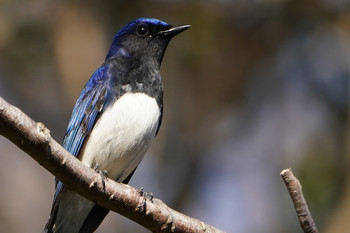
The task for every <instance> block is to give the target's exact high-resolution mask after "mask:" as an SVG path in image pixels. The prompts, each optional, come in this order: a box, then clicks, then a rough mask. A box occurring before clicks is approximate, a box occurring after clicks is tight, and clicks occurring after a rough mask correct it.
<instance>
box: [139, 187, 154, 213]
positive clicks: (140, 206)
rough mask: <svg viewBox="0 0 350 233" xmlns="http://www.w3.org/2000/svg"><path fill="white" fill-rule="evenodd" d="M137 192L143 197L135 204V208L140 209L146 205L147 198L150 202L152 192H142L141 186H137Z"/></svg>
mask: <svg viewBox="0 0 350 233" xmlns="http://www.w3.org/2000/svg"><path fill="white" fill-rule="evenodd" d="M137 192H138V193H139V194H140V196H142V197H143V200H142V202H141V203H140V204H139V205H138V206H137V208H138V209H139V210H141V211H142V210H143V209H144V208H145V207H146V201H147V199H148V200H150V201H151V202H152V200H153V193H151V192H144V191H143V187H141V188H139V189H138V190H137Z"/></svg>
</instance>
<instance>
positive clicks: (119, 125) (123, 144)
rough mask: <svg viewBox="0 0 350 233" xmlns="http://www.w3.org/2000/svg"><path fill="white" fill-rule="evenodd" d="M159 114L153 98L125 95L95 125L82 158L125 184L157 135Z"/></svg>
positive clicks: (90, 165)
mask: <svg viewBox="0 0 350 233" xmlns="http://www.w3.org/2000/svg"><path fill="white" fill-rule="evenodd" d="M159 117H160V110H159V107H158V104H157V102H156V100H155V99H154V98H151V97H149V96H148V95H146V94H142V93H126V94H124V95H123V96H121V97H120V98H119V99H118V100H117V102H116V103H115V104H114V105H112V106H109V108H108V109H107V110H105V112H104V113H103V115H102V116H101V118H100V119H99V121H98V122H97V123H96V124H95V126H94V128H93V130H92V133H91V134H90V136H89V138H88V141H87V143H86V145H85V148H84V149H83V151H82V152H81V154H80V155H79V158H80V160H81V161H82V162H83V163H84V164H85V165H87V166H89V167H92V168H94V167H95V166H96V165H98V167H99V169H100V170H106V171H107V172H108V177H109V178H110V179H114V180H117V181H119V182H121V181H123V180H124V179H125V178H126V177H127V176H128V175H129V174H130V173H131V172H132V171H133V170H134V169H135V168H136V166H137V165H138V164H139V163H140V162H141V160H142V158H143V156H144V154H145V153H146V151H147V149H148V148H149V146H150V144H151V141H152V139H153V138H154V136H155V134H156V130H157V127H158V122H159Z"/></svg>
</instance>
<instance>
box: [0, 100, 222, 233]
mask: <svg viewBox="0 0 350 233" xmlns="http://www.w3.org/2000/svg"><path fill="white" fill-rule="evenodd" d="M0 135H2V136H4V137H6V138H7V139H9V140H10V141H12V142H13V143H14V144H15V145H17V146H18V147H19V148H20V149H22V150H23V151H24V152H26V153H27V154H28V155H30V156H31V157H32V158H33V159H35V160H36V161H37V162H38V163H39V164H40V165H42V166H43V167H44V168H45V169H46V170H48V171H49V172H50V173H52V174H53V175H54V176H56V177H57V178H58V179H59V180H61V181H62V182H63V183H64V184H65V185H66V187H68V188H70V189H71V190H73V191H75V192H77V193H79V194H80V195H82V196H84V197H86V198H87V199H89V200H91V201H93V202H95V203H97V204H99V205H101V206H103V207H105V208H108V209H110V210H112V211H115V212H117V213H119V214H121V215H123V216H125V217H127V218H129V219H131V220H133V221H135V222H137V223H139V224H140V225H142V226H144V227H146V228H147V229H149V230H150V231H152V232H206V233H208V232H223V231H221V230H219V229H216V228H214V227H212V226H210V225H208V224H205V223H204V222H202V221H200V220H197V219H194V218H191V217H189V216H186V215H184V214H182V213H179V212H177V211H175V210H173V209H171V208H169V207H168V206H167V205H165V204H164V203H163V202H162V201H161V200H159V199H153V200H146V205H144V206H141V207H140V205H141V204H142V203H143V201H144V198H143V196H141V195H140V193H139V190H137V189H135V188H133V187H131V186H129V185H124V184H121V183H117V182H115V181H113V180H110V179H107V180H106V181H105V185H103V183H102V180H101V176H100V175H99V174H98V173H96V172H95V171H94V170H93V169H90V168H88V167H86V166H85V165H83V164H82V163H81V162H80V161H79V160H78V159H76V158H75V157H74V156H72V155H71V154H70V153H69V152H68V151H66V150H65V149H64V148H63V147H62V146H61V145H60V144H59V143H57V142H56V141H55V140H54V139H53V138H52V137H51V135H50V131H49V130H48V129H47V128H46V127H45V126H44V124H42V123H37V122H34V121H33V120H32V119H30V118H29V117H28V116H27V115H25V114H24V113H23V112H22V111H21V110H19V109H18V108H16V107H14V106H12V105H10V104H9V103H7V102H6V101H5V100H4V99H3V98H1V97H0Z"/></svg>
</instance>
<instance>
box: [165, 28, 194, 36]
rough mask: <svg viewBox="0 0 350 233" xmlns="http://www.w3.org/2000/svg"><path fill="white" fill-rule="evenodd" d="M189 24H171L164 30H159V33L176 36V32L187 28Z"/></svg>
mask: <svg viewBox="0 0 350 233" xmlns="http://www.w3.org/2000/svg"><path fill="white" fill-rule="evenodd" d="M189 27H191V25H181V26H171V27H170V28H169V29H167V30H165V31H161V32H160V33H159V34H161V35H164V36H170V37H173V36H176V35H177V34H179V33H181V32H183V31H185V30H187V29H188V28H189Z"/></svg>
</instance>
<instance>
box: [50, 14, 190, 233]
mask: <svg viewBox="0 0 350 233" xmlns="http://www.w3.org/2000/svg"><path fill="white" fill-rule="evenodd" d="M188 27H189V26H178V27H173V26H171V25H169V24H167V23H165V22H162V21H160V20H157V19H148V18H140V19H137V20H134V21H131V22H130V23H129V24H127V25H126V26H125V27H123V28H122V29H121V30H120V31H119V32H118V33H117V34H116V36H115V37H114V39H113V43H112V45H111V48H110V50H109V52H108V54H107V56H106V60H105V62H104V63H103V64H102V66H101V67H100V68H98V69H97V70H96V72H95V73H94V74H93V75H92V76H91V78H90V80H89V81H88V82H87V83H86V85H85V87H84V89H83V90H82V92H81V94H80V97H79V98H78V100H77V102H76V104H75V107H74V109H73V113H72V116H71V119H70V121H69V124H68V127H67V131H66V134H65V137H64V142H63V146H64V147H65V148H66V149H67V150H68V151H69V152H70V153H71V154H72V155H73V156H75V157H77V158H78V159H80V160H81V161H82V162H83V163H84V164H85V165H87V166H89V167H91V168H95V167H97V166H98V167H99V168H100V169H101V170H107V172H108V174H109V178H111V179H114V180H116V181H117V182H124V183H128V181H129V180H130V178H131V176H132V174H133V172H134V171H135V169H136V167H137V166H138V164H139V162H140V161H141V160H142V158H143V156H144V154H145V153H146V151H147V149H148V147H149V146H150V143H151V141H152V139H153V138H154V137H155V135H156V133H157V132H158V129H159V126H160V124H161V119H162V109H163V90H162V83H161V77H160V73H159V68H160V63H161V61H162V58H163V55H164V52H165V50H166V47H167V45H168V42H169V41H170V39H171V38H172V37H173V36H175V35H176V34H178V33H180V32H182V31H184V30H186V29H187V28H188ZM108 212H109V210H107V209H105V208H103V207H101V206H98V205H96V204H94V203H93V202H91V201H89V200H87V199H85V198H84V197H82V196H80V195H78V194H76V193H74V192H72V191H70V190H68V189H66V188H65V187H64V185H63V184H62V183H61V182H60V181H57V183H56V192H55V196H54V200H53V205H52V210H51V214H50V218H49V220H48V222H47V224H46V226H45V229H44V232H56V233H58V232H69V233H74V232H80V233H82V232H83V233H89V232H93V231H95V230H96V228H97V227H98V226H99V225H100V223H101V222H102V221H103V219H104V217H105V216H106V215H107V213H108Z"/></svg>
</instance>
